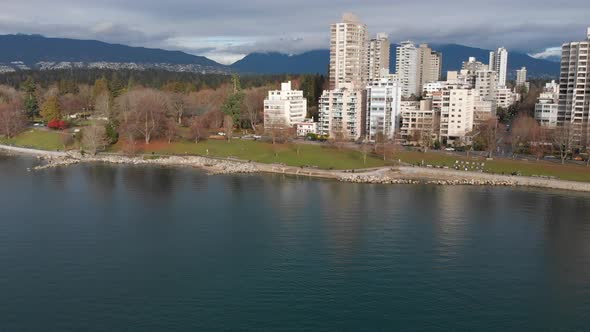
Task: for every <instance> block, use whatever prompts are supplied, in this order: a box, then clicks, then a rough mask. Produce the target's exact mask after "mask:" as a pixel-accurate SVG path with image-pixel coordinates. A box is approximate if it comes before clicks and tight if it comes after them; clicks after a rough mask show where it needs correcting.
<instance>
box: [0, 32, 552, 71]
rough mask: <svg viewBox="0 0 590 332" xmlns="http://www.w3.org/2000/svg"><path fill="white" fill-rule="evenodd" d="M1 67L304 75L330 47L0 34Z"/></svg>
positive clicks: (545, 67)
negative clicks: (181, 44)
mask: <svg viewBox="0 0 590 332" xmlns="http://www.w3.org/2000/svg"><path fill="white" fill-rule="evenodd" d="M396 47H397V45H395V44H392V45H391V68H392V71H393V69H394V68H395V48H396ZM431 47H432V48H433V49H435V50H437V51H439V52H441V53H442V54H443V72H444V73H446V72H447V71H449V70H459V69H461V64H462V62H463V61H465V60H467V59H468V58H469V57H470V56H474V57H476V58H477V59H478V60H479V61H481V62H484V63H485V62H487V59H488V56H489V50H485V49H481V48H474V47H468V46H463V45H457V44H432V45H431ZM0 50H1V51H0V72H2V71H4V72H5V71H13V70H22V69H64V68H70V67H91V68H111V69H117V68H127V69H146V68H160V69H166V70H171V71H190V72H216V73H229V72H241V73H250V74H282V73H290V74H303V73H320V74H326V73H327V72H328V67H329V61H330V51H329V50H314V51H309V52H305V53H301V54H298V55H287V54H282V53H276V52H272V53H252V54H249V55H247V56H246V57H244V58H243V59H242V60H239V61H237V62H236V63H234V64H232V65H229V66H226V65H222V64H219V63H217V62H215V61H213V60H211V59H208V58H206V57H203V56H196V55H191V54H188V53H184V52H181V51H167V50H162V49H154V48H145V47H131V46H126V45H121V44H109V43H105V42H100V41H95V40H77V39H66V38H47V37H43V36H40V35H23V34H16V35H0ZM508 64H509V71H510V73H511V74H512V75H513V74H514V71H515V70H516V69H519V68H520V67H523V66H524V67H527V70H528V75H529V77H557V76H559V63H556V62H553V61H548V60H541V59H535V58H532V57H530V56H529V55H527V54H524V53H518V52H511V53H510V54H509V60H508Z"/></svg>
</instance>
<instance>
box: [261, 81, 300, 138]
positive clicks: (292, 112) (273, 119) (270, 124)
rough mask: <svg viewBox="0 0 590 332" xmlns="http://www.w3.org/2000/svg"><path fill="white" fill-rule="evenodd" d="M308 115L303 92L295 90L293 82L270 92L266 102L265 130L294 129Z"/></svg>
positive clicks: (283, 84)
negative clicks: (292, 85) (277, 128)
mask: <svg viewBox="0 0 590 332" xmlns="http://www.w3.org/2000/svg"><path fill="white" fill-rule="evenodd" d="M306 115H307V99H305V98H304V97H303V91H301V90H293V89H292V87H291V81H289V82H287V83H282V84H281V90H273V91H269V92H268V97H267V98H266V99H265V100H264V128H265V129H272V128H276V127H293V126H294V125H295V124H296V123H298V122H301V121H303V119H305V116H306Z"/></svg>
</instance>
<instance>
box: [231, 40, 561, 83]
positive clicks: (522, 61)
mask: <svg viewBox="0 0 590 332" xmlns="http://www.w3.org/2000/svg"><path fill="white" fill-rule="evenodd" d="M430 46H431V47H432V48H433V49H434V50H436V51H438V52H441V53H442V58H443V68H442V71H443V73H446V72H447V71H450V70H461V66H462V64H463V61H467V59H469V57H475V58H476V59H477V60H478V61H481V62H483V63H487V62H488V58H489V53H490V50H485V49H481V48H475V47H469V46H464V45H458V44H431V45H430ZM396 47H397V45H396V44H392V45H391V47H390V54H391V58H390V68H391V71H392V72H393V71H394V70H395V61H396V55H395V49H396ZM329 65H330V51H329V50H315V51H310V52H305V53H302V54H297V55H287V54H281V53H274V52H273V53H252V54H249V55H247V56H246V57H245V58H243V59H242V60H240V61H238V62H236V63H234V64H233V65H232V66H231V67H232V68H233V69H235V70H237V71H240V72H246V73H260V74H276V73H293V74H299V73H326V72H327V71H328V68H329ZM521 67H527V74H528V76H529V77H536V78H555V77H558V76H559V70H560V65H559V63H558V62H554V61H549V60H542V59H535V58H533V57H531V56H529V55H528V54H524V53H518V52H510V53H509V56H508V71H509V76H510V77H514V76H515V75H516V70H517V69H520V68H521Z"/></svg>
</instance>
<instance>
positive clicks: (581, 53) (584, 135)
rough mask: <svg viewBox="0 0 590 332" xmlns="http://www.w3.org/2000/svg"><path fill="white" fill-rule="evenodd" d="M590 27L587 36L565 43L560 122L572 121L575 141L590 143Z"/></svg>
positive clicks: (578, 143)
mask: <svg viewBox="0 0 590 332" xmlns="http://www.w3.org/2000/svg"><path fill="white" fill-rule="evenodd" d="M589 53H590V28H588V31H587V35H586V40H585V41H579V42H570V43H565V44H563V45H562V47H561V74H560V78H559V111H558V117H557V125H558V126H559V125H563V124H564V123H566V122H570V123H571V124H572V126H573V132H574V134H573V135H574V143H575V144H576V145H578V146H586V145H588V144H589V143H590V125H589V123H590V79H589V78H588V77H589V76H588V68H589V66H588V57H589V56H590V54H589Z"/></svg>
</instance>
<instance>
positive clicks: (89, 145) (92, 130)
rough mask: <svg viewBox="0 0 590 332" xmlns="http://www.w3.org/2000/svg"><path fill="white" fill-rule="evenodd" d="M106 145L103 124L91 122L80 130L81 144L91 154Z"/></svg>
mask: <svg viewBox="0 0 590 332" xmlns="http://www.w3.org/2000/svg"><path fill="white" fill-rule="evenodd" d="M106 145H107V137H106V130H105V128H104V126H101V125H98V124H93V125H91V126H89V127H86V128H84V131H83V132H82V146H83V147H84V149H86V151H88V152H89V153H90V154H92V155H96V153H97V152H98V150H99V149H102V148H104V147H105V146H106Z"/></svg>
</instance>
